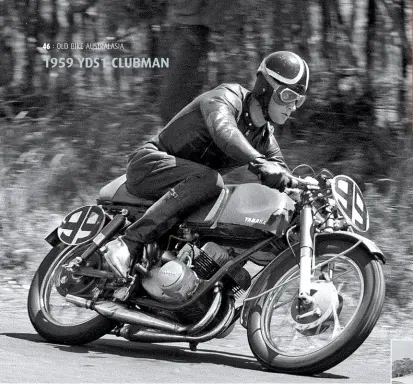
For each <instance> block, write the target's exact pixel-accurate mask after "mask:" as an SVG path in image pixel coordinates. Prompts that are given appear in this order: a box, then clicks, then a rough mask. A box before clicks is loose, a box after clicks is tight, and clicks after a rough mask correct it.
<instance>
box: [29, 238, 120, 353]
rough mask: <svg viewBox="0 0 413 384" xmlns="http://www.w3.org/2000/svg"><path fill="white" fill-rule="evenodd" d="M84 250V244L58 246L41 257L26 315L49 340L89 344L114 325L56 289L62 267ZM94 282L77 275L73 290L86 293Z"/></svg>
mask: <svg viewBox="0 0 413 384" xmlns="http://www.w3.org/2000/svg"><path fill="white" fill-rule="evenodd" d="M83 250H84V246H75V247H73V246H66V245H64V244H59V245H57V246H56V247H54V248H53V249H52V250H51V251H50V252H49V253H48V254H47V256H46V257H45V258H44V260H43V261H42V263H41V264H40V266H39V268H38V270H37V272H36V274H35V275H34V278H33V280H32V283H31V286H30V290H29V296H28V314H29V318H30V321H31V323H32V325H33V327H34V328H35V329H36V331H37V332H38V333H39V334H40V335H41V336H42V337H44V338H45V339H46V340H47V341H49V342H52V343H59V344H70V345H80V344H85V343H89V342H91V341H94V340H97V339H99V338H100V337H102V336H103V335H105V334H107V333H108V332H110V331H111V330H112V329H113V328H114V327H115V325H116V323H114V322H113V321H111V320H109V319H106V318H105V317H103V316H101V315H98V314H97V313H96V312H94V311H91V310H89V309H83V308H78V307H76V306H74V305H73V304H69V303H67V302H66V300H65V299H64V297H63V296H62V295H61V292H60V293H59V291H58V290H57V289H56V281H57V280H58V278H59V277H60V276H61V275H59V274H60V270H61V266H62V265H63V264H65V263H67V262H68V261H70V260H71V259H73V258H75V257H76V256H79V254H81V253H82V252H83ZM75 283H76V284H77V285H76V284H75ZM93 283H94V282H93V281H90V279H89V280H86V278H78V279H76V280H75V281H74V282H73V284H72V286H71V288H72V289H75V290H76V293H79V294H81V295H87V294H89V293H90V290H91V289H92V288H93ZM68 293H70V292H68Z"/></svg>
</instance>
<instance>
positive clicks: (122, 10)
mask: <svg viewBox="0 0 413 384" xmlns="http://www.w3.org/2000/svg"><path fill="white" fill-rule="evenodd" d="M411 5H412V4H411V2H409V1H405V0H357V1H350V0H294V1H289V2H285V1H281V0H238V1H237V2H236V6H235V7H232V8H231V10H228V11H227V12H225V13H224V15H222V17H221V21H220V22H219V23H217V25H214V26H213V27H211V30H210V33H209V37H208V39H209V41H208V52H207V54H206V55H205V58H204V59H203V60H202V61H201V64H200V67H199V71H200V72H199V73H200V74H201V75H202V77H203V79H204V84H203V90H204V91H205V90H209V89H211V88H213V87H215V86H217V85H218V84H220V83H222V82H237V83H240V84H241V85H243V86H244V87H246V88H250V87H251V86H252V84H253V83H254V79H255V71H256V69H257V67H258V65H259V63H260V61H261V60H262V58H263V57H264V56H265V55H266V54H268V53H270V52H273V51H275V50H282V49H286V50H292V51H294V52H296V53H298V54H300V55H302V56H303V57H304V58H305V59H306V60H307V62H308V63H309V66H310V73H311V79H310V86H309V92H308V99H307V101H306V103H305V104H304V106H303V107H302V108H300V109H299V110H298V111H297V112H296V113H295V116H294V118H292V119H291V120H289V121H288V122H287V123H286V124H285V125H284V126H279V127H276V130H275V134H276V137H277V139H278V141H279V143H280V146H281V148H282V150H283V154H284V156H285V158H286V160H287V162H288V163H289V165H290V167H291V168H293V167H294V166H296V165H298V164H300V163H303V162H305V163H308V164H310V165H312V166H313V167H314V168H318V167H322V166H324V167H327V168H330V169H331V170H332V171H333V172H334V173H336V174H337V173H344V174H347V175H349V176H351V177H353V178H355V179H356V180H357V182H359V183H360V185H361V187H362V189H363V191H364V192H365V194H366V198H367V200H368V204H369V208H370V213H371V229H370V231H369V233H368V237H370V238H372V239H373V240H375V241H376V242H377V244H378V245H379V246H380V247H381V248H382V249H383V251H384V252H385V254H386V256H387V258H388V264H387V266H385V267H384V268H385V274H386V278H387V282H388V290H387V297H388V300H387V302H386V306H387V307H386V309H387V310H386V312H385V315H384V317H385V318H386V319H387V320H388V322H390V321H394V319H395V318H397V319H398V320H399V321H398V324H399V325H400V324H402V323H403V320H406V321H409V320H410V313H411V311H412V310H413V301H412V300H411V295H410V290H409V289H408V288H409V283H410V281H411V280H412V277H413V267H412V266H411V265H412V262H413V243H412V241H411V238H412V236H411V231H412V224H411V223H412V218H413V217H412V216H413V215H412V212H413V178H412V174H413V155H412V119H411V112H412V79H411V68H412V67H411V57H412V49H411V46H412V41H411V37H412V32H411V31H412V28H411V19H412V14H411ZM170 31H171V21H170V13H169V6H168V1H167V0H125V1H122V2H116V1H114V0H8V1H6V0H0V53H1V60H0V129H1V131H2V133H1V136H0V140H1V146H0V150H1V156H0V162H1V167H0V172H1V178H0V180H1V181H0V182H1V186H2V188H1V192H0V199H1V203H2V207H3V214H2V215H1V218H0V239H1V241H2V244H3V246H2V248H1V250H0V267H1V268H2V269H3V270H6V269H8V270H10V271H13V272H12V273H15V274H19V273H20V274H22V275H24V276H26V277H27V276H28V277H30V276H31V274H32V273H33V272H34V269H35V268H36V267H37V265H38V263H39V262H40V260H41V258H42V257H43V256H44V254H45V252H46V251H47V249H48V248H47V244H45V243H44V241H43V237H44V236H45V235H46V234H47V233H48V231H49V230H51V229H53V228H54V226H55V225H56V224H58V223H59V221H60V219H61V217H62V215H63V214H64V212H68V211H70V210H71V209H73V208H74V207H76V206H78V205H79V204H86V203H88V204H89V203H94V201H95V198H96V196H97V193H98V190H99V189H100V188H101V187H102V186H103V185H104V184H106V183H107V182H109V181H110V180H112V179H113V178H115V177H117V176H119V175H120V174H122V173H124V169H125V165H126V156H127V155H128V154H129V153H131V152H132V151H133V150H134V149H135V148H137V147H138V146H139V145H140V144H141V143H143V142H144V141H145V140H147V139H148V138H149V137H150V136H152V135H154V134H155V133H157V132H158V131H159V130H160V129H162V120H161V118H160V113H159V110H160V107H161V105H160V99H161V98H160V95H161V92H162V90H163V85H164V84H165V81H166V79H167V76H168V69H166V68H153V69H149V68H129V69H128V68H125V69H119V68H112V67H111V66H108V67H106V68H102V67H100V68H88V69H82V68H79V66H76V65H73V66H72V67H71V68H67V67H65V68H59V67H55V68H50V67H49V68H47V67H46V65H45V60H46V59H47V58H51V57H56V58H67V57H72V58H78V57H79V58H87V57H107V58H108V59H110V58H111V57H120V56H124V57H140V58H142V57H151V58H154V57H164V58H168V57H172V56H173V55H172V53H173V52H171V46H172V43H173V39H174V36H173V34H171V33H170ZM71 42H83V43H86V42H103V43H105V42H109V43H110V42H119V43H122V44H123V45H124V48H125V49H124V50H75V49H73V50H72V49H65V50H57V49H49V50H48V49H44V48H43V47H44V44H51V46H53V45H56V44H57V43H68V44H69V45H70V43H71ZM177 80H178V81H179V79H177ZM163 102H165V101H163ZM227 180H230V181H237V182H242V181H249V180H251V179H250V178H249V176H247V175H246V173H245V172H238V173H233V174H231V175H230V176H229V178H228V179H227ZM395 308H399V309H398V310H397V311H396V310H395Z"/></svg>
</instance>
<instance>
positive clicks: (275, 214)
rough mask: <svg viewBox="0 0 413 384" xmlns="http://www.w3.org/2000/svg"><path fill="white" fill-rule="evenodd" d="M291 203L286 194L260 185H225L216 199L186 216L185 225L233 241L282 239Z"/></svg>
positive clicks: (288, 220) (291, 208)
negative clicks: (274, 237) (274, 236)
mask: <svg viewBox="0 0 413 384" xmlns="http://www.w3.org/2000/svg"><path fill="white" fill-rule="evenodd" d="M294 204H295V203H294V201H293V200H292V199H290V198H289V197H288V195H287V194H285V193H281V192H279V191H278V190H276V189H272V188H269V187H266V186H264V185H261V184H256V183H248V184H239V185H227V186H226V188H225V189H224V190H223V191H222V192H221V194H220V196H219V197H218V199H216V200H214V201H212V202H210V203H209V204H206V205H204V206H202V207H201V208H199V209H198V210H197V211H195V212H194V213H192V214H191V215H190V216H189V217H187V219H186V225H187V227H188V228H190V229H192V230H193V231H196V232H198V233H200V234H201V235H204V236H205V235H206V236H208V235H210V236H213V237H219V238H227V239H232V240H235V241H237V240H238V239H239V240H256V239H260V238H263V237H268V236H269V235H276V236H281V235H282V234H283V233H284V232H285V230H286V229H287V228H288V225H289V223H290V222H291V219H292V216H293V213H294Z"/></svg>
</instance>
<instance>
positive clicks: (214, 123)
mask: <svg viewBox="0 0 413 384" xmlns="http://www.w3.org/2000/svg"><path fill="white" fill-rule="evenodd" d="M250 96H251V93H250V92H249V91H248V90H247V89H245V88H243V87H242V86H241V85H238V84H222V85H220V86H218V87H216V88H214V89H213V90H211V91H208V92H205V93H203V94H201V95H200V96H198V97H197V98H195V99H194V100H193V101H192V102H191V103H190V104H188V105H187V106H186V107H185V108H184V109H182V110H181V111H180V112H179V113H178V114H177V115H175V116H174V118H173V119H172V120H171V121H170V122H169V123H168V124H167V125H166V126H165V128H164V129H163V130H162V131H161V132H160V133H159V134H158V135H157V136H155V137H153V138H152V139H151V140H150V143H152V144H154V145H156V146H157V147H158V148H159V149H160V150H162V151H165V152H167V153H168V154H170V155H174V156H177V157H180V158H183V159H187V160H191V161H194V162H196V163H200V164H204V165H206V166H209V167H210V168H213V169H215V170H217V171H220V172H221V173H223V172H225V171H227V170H230V169H232V168H235V167H240V166H243V165H247V164H250V165H251V162H253V161H254V160H255V159H256V158H258V157H261V158H262V157H265V159H266V160H269V161H273V162H276V163H277V164H279V165H280V166H281V167H282V168H283V169H285V170H287V171H288V167H287V165H286V163H285V161H284V158H283V156H282V154H281V150H280V147H279V145H278V143H277V141H276V139H275V137H274V135H273V131H274V128H273V127H272V125H270V124H269V123H267V124H265V125H264V126H263V127H259V128H257V127H255V126H254V125H253V124H252V122H251V119H250V117H249V112H248V109H247V108H246V106H247V101H248V98H249V97H250ZM250 170H251V171H254V170H253V169H250Z"/></svg>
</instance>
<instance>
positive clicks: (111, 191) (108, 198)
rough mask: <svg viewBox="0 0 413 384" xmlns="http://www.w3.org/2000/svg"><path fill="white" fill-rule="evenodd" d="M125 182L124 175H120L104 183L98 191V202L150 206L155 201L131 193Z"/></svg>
mask: <svg viewBox="0 0 413 384" xmlns="http://www.w3.org/2000/svg"><path fill="white" fill-rule="evenodd" d="M125 182H126V175H122V176H120V177H118V178H117V179H115V180H113V181H111V182H110V183H109V184H106V185H105V186H104V187H103V188H102V189H101V190H100V191H99V198H98V203H103V202H106V203H107V202H111V203H113V204H122V205H139V206H144V207H150V206H151V205H152V204H153V203H154V202H155V201H153V200H148V199H144V198H142V197H138V196H135V195H132V194H131V193H129V192H128V191H127V189H126V185H125Z"/></svg>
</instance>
